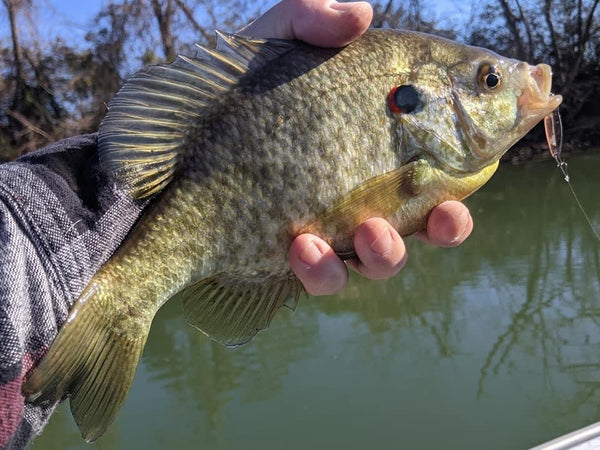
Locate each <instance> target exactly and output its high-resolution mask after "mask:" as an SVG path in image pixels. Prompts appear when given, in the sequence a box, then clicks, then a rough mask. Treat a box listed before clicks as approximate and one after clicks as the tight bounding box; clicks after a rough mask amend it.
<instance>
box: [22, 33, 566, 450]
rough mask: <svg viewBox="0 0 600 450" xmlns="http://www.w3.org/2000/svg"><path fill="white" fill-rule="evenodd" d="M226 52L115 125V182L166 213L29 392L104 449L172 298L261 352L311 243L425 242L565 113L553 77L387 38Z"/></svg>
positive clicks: (187, 62)
mask: <svg viewBox="0 0 600 450" xmlns="http://www.w3.org/2000/svg"><path fill="white" fill-rule="evenodd" d="M219 39H220V43H219V46H218V48H217V49H216V50H213V49H209V48H205V47H199V48H198V54H197V55H196V56H194V57H184V56H180V57H179V58H178V59H177V60H176V61H175V62H174V63H173V64H171V65H161V66H154V67H150V68H148V69H147V70H145V71H142V72H139V73H137V74H136V75H134V76H133V77H132V78H131V79H130V80H129V81H127V82H126V83H125V85H124V86H123V87H122V89H121V90H120V91H119V92H118V94H117V95H116V97H115V98H114V99H113V100H112V101H111V103H110V105H109V112H108V114H107V116H106V118H105V119H104V121H103V122H102V125H101V127H100V131H99V155H100V160H101V162H102V164H103V167H104V168H105V170H107V171H108V172H110V173H111V174H112V175H114V177H116V179H117V180H118V181H119V182H120V183H122V184H123V185H124V186H126V188H127V189H128V190H129V192H130V193H131V195H132V196H133V197H135V198H140V199H141V198H148V197H152V201H151V203H150V205H149V207H148V208H147V210H146V211H145V213H144V215H143V216H142V217H141V219H140V220H139V222H138V223H137V225H136V226H135V227H134V228H133V229H132V231H131V232H130V234H129V236H128V237H127V239H126V240H125V242H123V244H122V245H121V247H120V248H119V249H118V251H117V252H116V253H115V254H114V255H113V256H112V258H111V259H110V260H109V261H108V262H107V263H106V264H105V265H104V266H103V267H102V268H101V269H100V270H99V271H98V273H97V274H96V275H95V276H94V277H93V278H92V280H91V281H90V282H89V284H88V286H87V287H86V288H85V290H84V291H83V293H82V294H81V296H80V298H79V299H78V300H77V301H76V303H75V305H74V306H73V308H72V310H71V312H70V314H69V317H68V319H67V321H66V323H65V324H64V326H63V327H62V329H61V330H60V332H59V334H58V336H57V338H56V340H55V342H54V343H53V344H52V346H51V347H50V349H49V351H48V353H47V354H46V356H45V357H44V358H43V360H42V361H41V363H40V364H39V365H38V367H37V368H36V369H35V370H34V372H33V373H32V374H31V376H30V377H29V379H28V380H27V382H26V384H25V385H24V387H23V391H24V393H25V394H26V395H28V398H29V400H31V401H45V400H50V401H57V400H59V399H61V398H63V397H64V396H65V395H68V396H69V397H70V406H71V411H72V413H73V416H74V417H75V420H76V422H77V424H78V426H79V428H80V430H81V432H82V435H83V437H84V438H85V439H86V440H88V441H93V440H95V439H97V438H98V437H99V436H101V435H102V433H103V432H104V431H105V430H106V428H107V427H108V425H109V424H110V423H111V422H112V421H113V420H114V418H115V416H116V414H117V412H118V410H119V408H120V406H121V405H122V403H123V401H124V400H125V397H126V395H127V392H128V391H129V387H130V385H131V383H132V380H133V378H134V374H135V370H136V367H137V364H138V360H139V358H140V355H141V353H142V349H143V346H144V344H145V341H146V337H147V335H148V331H149V328H150V324H151V322H152V319H153V317H154V315H155V314H156V312H157V310H158V309H159V308H160V307H161V305H163V304H164V303H165V302H166V301H167V300H169V299H170V298H172V297H173V296H175V295H178V296H180V297H181V299H182V302H183V308H184V314H185V317H186V319H187V320H188V322H190V323H191V324H192V325H194V326H196V327H197V328H199V329H200V330H201V331H203V332H204V333H206V334H207V335H208V336H210V337H211V338H212V339H215V340H217V341H219V342H221V343H223V344H225V345H229V346H234V345H239V344H243V343H245V342H247V341H248V340H250V339H251V338H252V336H254V335H255V334H256V333H257V332H258V331H259V330H261V329H263V328H265V327H267V326H268V324H269V322H270V321H271V319H272V318H273V316H274V314H275V313H276V312H277V310H278V309H279V308H280V307H281V306H282V305H286V306H289V307H291V308H295V306H296V303H297V301H298V298H299V295H300V294H301V292H302V288H301V285H300V283H299V281H298V280H297V279H296V278H295V276H294V275H293V273H292V272H291V270H290V268H289V265H288V263H287V257H286V255H287V250H288V247H289V245H290V243H291V241H292V240H293V238H294V237H295V236H297V235H298V234H300V233H304V232H311V233H315V234H317V235H319V236H321V237H322V238H323V239H325V240H326V241H327V242H328V243H329V244H330V245H331V246H332V247H333V248H334V250H335V251H336V252H337V253H338V254H339V255H341V256H343V257H350V256H352V255H353V252H354V250H353V245H352V236H353V230H354V229H355V227H356V226H357V225H358V224H360V223H361V222H363V221H364V220H365V219H367V218H369V217H373V216H379V217H384V218H386V219H387V220H388V221H390V223H391V224H392V225H393V226H394V227H396V228H397V230H398V231H399V232H400V234H401V235H404V236H406V235H410V234H411V233H414V232H415V231H417V230H421V229H423V228H424V226H425V222H426V219H427V215H428V213H429V212H430V211H431V209H432V208H433V207H434V206H436V205H437V204H439V203H441V202H442V201H445V200H451V199H456V200H460V199H463V198H465V197H467V196H468V195H470V194H472V193H473V192H474V191H475V190H477V189H478V188H479V187H480V186H482V185H483V184H484V183H485V182H486V181H487V180H488V179H489V178H490V177H491V176H492V174H493V173H494V171H495V170H496V168H497V165H498V160H499V158H500V156H501V155H502V154H503V153H504V152H505V151H506V150H507V149H508V148H509V147H510V146H511V145H512V144H514V143H515V142H516V141H517V140H519V139H520V138H521V137H522V136H523V135H524V134H525V133H526V132H527V131H529V130H530V129H531V128H532V127H533V126H534V125H535V124H536V123H537V122H539V121H540V120H541V119H542V118H543V117H544V116H546V115H548V114H549V113H550V112H551V111H553V110H554V109H555V108H556V107H557V106H558V105H559V104H560V102H561V97H560V96H555V95H552V94H551V93H550V87H551V71H550V67H549V66H547V65H544V64H540V65H537V66H530V65H528V64H526V63H523V62H519V61H515V60H511V59H507V58H503V57H501V56H498V55H496V54H494V53H492V52H490V51H487V50H484V49H480V48H475V47H470V46H466V45H461V44H458V43H455V42H452V41H448V40H445V39H441V38H438V37H434V36H430V35H425V34H420V33H414V32H407V31H393V30H385V31H381V30H371V31H368V32H367V33H365V34H364V35H363V36H362V37H361V38H360V39H359V40H357V41H355V42H354V43H352V44H350V45H348V46H347V47H345V48H342V49H324V48H316V47H312V46H310V45H307V44H303V43H300V42H292V41H282V40H256V39H247V38H242V37H239V36H235V35H223V34H220V36H219Z"/></svg>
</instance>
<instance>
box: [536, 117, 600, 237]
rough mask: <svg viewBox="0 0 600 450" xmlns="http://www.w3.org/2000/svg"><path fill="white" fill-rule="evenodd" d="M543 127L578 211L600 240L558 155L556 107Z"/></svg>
mask: <svg viewBox="0 0 600 450" xmlns="http://www.w3.org/2000/svg"><path fill="white" fill-rule="evenodd" d="M544 129H545V130H546V140H547V141H548V148H549V149H550V154H551V155H552V157H553V158H554V160H555V161H556V164H557V167H558V168H559V169H560V171H561V172H562V174H563V178H564V180H565V181H566V182H567V185H568V186H569V189H570V190H571V194H573V198H574V199H575V202H576V203H577V206H578V207H579V211H581V214H583V217H585V220H586V222H587V224H588V225H589V227H590V229H591V230H592V233H593V234H594V236H595V237H596V239H597V240H598V241H600V236H599V235H598V232H597V231H596V228H595V227H594V225H593V224H592V221H591V220H590V217H589V216H588V215H587V213H586V212H585V209H584V208H583V205H582V204H581V201H579V197H578V196H577V194H576V193H575V189H573V185H572V184H571V178H570V177H569V173H568V172H567V163H566V162H564V161H563V160H562V158H561V157H560V153H561V151H562V120H561V118H560V113H559V112H558V108H556V109H555V110H554V111H553V112H552V114H550V115H548V116H546V117H544Z"/></svg>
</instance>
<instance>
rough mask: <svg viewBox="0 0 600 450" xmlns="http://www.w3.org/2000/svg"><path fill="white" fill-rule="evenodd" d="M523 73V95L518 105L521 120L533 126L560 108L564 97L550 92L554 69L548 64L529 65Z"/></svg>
mask: <svg viewBox="0 0 600 450" xmlns="http://www.w3.org/2000/svg"><path fill="white" fill-rule="evenodd" d="M522 73H523V76H522V78H521V84H522V88H521V95H520V96H519V97H518V99H517V105H518V108H519V112H520V115H521V119H522V120H523V121H524V122H525V123H527V124H531V126H533V125H535V123H537V121H539V120H541V119H542V118H543V117H545V116H547V115H548V114H550V113H551V112H552V111H554V110H555V109H556V108H558V106H559V105H560V104H561V102H562V96H561V95H555V94H553V93H552V92H551V91H550V90H551V88H552V69H551V68H550V66H549V65H548V64H538V65H536V66H531V65H527V67H526V68H525V70H523V71H522ZM532 122H535V123H532Z"/></svg>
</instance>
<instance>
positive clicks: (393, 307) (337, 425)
mask: <svg viewBox="0 0 600 450" xmlns="http://www.w3.org/2000/svg"><path fill="white" fill-rule="evenodd" d="M599 170H600V157H580V158H577V159H573V160H572V161H571V164H570V173H571V175H572V177H573V183H574V186H575V188H576V190H577V191H578V194H579V196H580V199H581V201H582V203H583V204H584V205H585V206H586V207H587V209H588V214H589V215H590V218H591V219H592V221H593V222H594V223H595V224H596V226H598V227H600V208H598V206H597V202H595V197H596V192H597V191H598V189H599V188H600V184H599V183H600V181H599V180H598V179H597V177H596V174H597V173H598V171H599ZM468 204H469V206H470V208H471V211H472V213H473V216H474V218H475V225H476V230H475V232H474V233H473V235H472V237H471V238H470V239H469V240H468V241H467V242H466V243H465V244H464V245H462V246H461V247H460V248H457V249H447V250H441V249H437V248H433V247H430V246H427V245H425V244H422V243H419V242H409V252H410V257H409V264H408V266H407V268H406V269H405V270H404V271H403V273H402V275H401V276H398V277H396V278H394V279H392V280H390V281H388V282H386V283H381V282H370V281H366V280H359V279H358V278H353V281H352V284H351V286H350V287H349V288H348V289H347V290H346V291H344V292H343V293H342V294H340V295H338V296H333V297H330V298H326V299H308V300H304V301H301V303H300V305H299V309H298V311H297V312H296V313H295V314H292V313H291V312H289V311H287V310H283V311H281V312H280V313H278V314H277V316H276V318H275V320H274V323H273V325H272V327H271V329H270V330H269V331H267V332H264V333H261V334H260V335H259V336H258V337H257V338H255V339H254V340H253V341H252V342H251V344H249V345H247V346H244V347H241V348H239V349H235V350H229V349H226V348H224V347H222V346H220V345H218V344H215V343H213V342H210V341H209V340H207V339H206V338H205V337H204V336H202V335H201V334H200V333H198V332H196V331H195V330H193V329H192V328H190V327H188V326H186V325H185V324H184V322H183V319H182V318H181V313H180V307H179V305H177V304H175V303H171V304H167V306H166V307H165V308H164V309H163V310H162V311H161V313H160V315H159V317H157V319H156V320H155V323H154V324H153V328H152V332H151V335H150V338H149V341H148V346H147V348H146V351H145V354H144V357H143V361H142V365H141V367H140V370H139V372H138V375H137V377H136V381H135V383H134V387H133V389H132V393H131V396H130V399H129V400H128V402H127V403H126V405H125V407H124V409H123V411H122V412H121V414H120V416H119V418H118V421H117V424H116V425H115V426H113V428H111V430H110V431H109V433H107V436H106V437H105V438H103V439H102V440H100V442H99V443H98V447H99V448H106V449H112V448H137V447H139V448H163V447H165V446H166V445H169V446H171V447H173V448H197V447H198V446H201V447H202V446H203V447H204V448H240V447H242V446H244V447H246V446H248V445H249V443H250V444H251V445H250V447H252V448H254V447H259V446H260V447H262V448H283V447H282V445H283V446H285V447H286V448H306V447H307V446H313V447H315V446H316V447H318V448H322V446H323V443H324V442H328V443H329V445H332V446H333V447H334V448H337V447H341V446H344V447H346V448H364V447H365V446H367V445H372V443H373V441H372V439H371V438H370V437H369V436H373V435H376V436H378V442H379V443H380V444H381V445H378V446H380V447H396V446H397V445H398V444H399V443H401V444H404V446H411V445H412V446H417V447H418V448H434V447H436V448H437V447H439V446H444V447H445V448H483V447H485V448H513V447H514V448H523V447H525V446H527V445H533V444H535V443H538V442H541V441H544V440H547V439H550V438H551V437H554V436H556V435H558V434H561V433H564V432H566V431H569V430H571V429H574V428H578V427H580V426H583V425H586V424H588V423H590V422H592V421H595V420H600V415H599V411H598V406H597V405H598V404H600V403H599V400H600V398H599V393H600V391H599V386H600V371H599V369H600V353H599V351H598V350H599V349H600V334H599V333H598V322H599V319H600V305H599V304H598V300H597V297H598V292H599V291H600V285H599V284H600V263H599V252H598V250H599V243H598V242H596V241H595V240H594V238H593V235H592V233H591V232H590V231H589V230H588V229H587V228H586V227H587V225H586V223H585V221H584V219H583V218H582V216H581V214H580V212H579V211H578V209H577V206H576V204H575V202H574V200H573V199H572V198H571V197H570V193H569V190H568V187H567V186H566V184H564V182H563V181H562V178H561V175H560V173H559V172H558V170H556V168H555V167H554V166H553V164H552V163H550V162H548V163H536V164H532V165H525V166H520V167H508V166H503V167H501V169H500V172H499V173H498V175H497V176H496V177H495V178H493V179H492V181H491V182H490V183H489V184H488V185H487V186H486V187H485V188H484V189H483V190H482V191H481V192H479V193H477V194H476V196H474V197H473V198H472V199H470V200H469V201H468ZM306 430H310V432H307V431H306ZM76 435H77V432H76V431H75V429H74V424H73V423H72V421H71V419H70V417H69V415H68V413H67V412H66V411H65V410H64V408H63V409H61V411H59V413H57V414H56V415H55V416H54V418H53V420H52V422H51V424H50V425H49V426H48V428H47V431H46V432H45V433H44V435H42V436H41V438H40V439H39V440H38V441H37V442H36V444H35V445H34V448H39V449H41V448H44V449H51V448H85V447H84V446H82V445H81V444H80V443H79V441H78V440H77V438H76ZM507 439H509V440H507Z"/></svg>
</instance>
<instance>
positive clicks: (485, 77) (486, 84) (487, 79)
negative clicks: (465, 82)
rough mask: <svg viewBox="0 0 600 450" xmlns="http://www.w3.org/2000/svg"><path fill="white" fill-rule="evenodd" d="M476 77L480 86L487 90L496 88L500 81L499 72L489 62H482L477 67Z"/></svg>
mask: <svg viewBox="0 0 600 450" xmlns="http://www.w3.org/2000/svg"><path fill="white" fill-rule="evenodd" d="M477 78H478V79H479V84H480V86H482V87H483V88H484V89H485V90H487V91H491V90H493V89H496V88H497V87H498V86H500V82H501V81H502V75H501V74H500V72H499V71H498V70H497V69H496V68H495V67H494V66H492V65H491V64H489V63H484V64H482V65H481V66H480V67H479V75H478V77H477Z"/></svg>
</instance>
